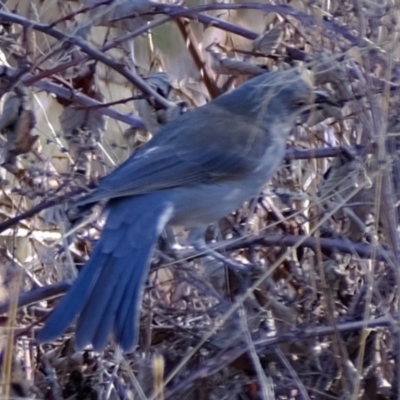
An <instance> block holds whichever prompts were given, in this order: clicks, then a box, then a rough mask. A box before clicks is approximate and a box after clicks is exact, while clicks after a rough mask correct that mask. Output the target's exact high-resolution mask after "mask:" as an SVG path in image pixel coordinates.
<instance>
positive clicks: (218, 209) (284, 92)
mask: <svg viewBox="0 0 400 400" xmlns="http://www.w3.org/2000/svg"><path fill="white" fill-rule="evenodd" d="M313 100H314V93H313V90H312V87H311V85H310V83H309V82H307V81H306V80H305V79H303V76H301V75H300V74H299V73H298V72H297V71H293V70H292V71H281V72H274V73H268V74H264V75H260V76H258V77H256V78H254V79H251V80H249V81H248V82H246V83H245V84H243V85H242V86H241V87H239V88H238V89H236V90H234V91H232V92H231V93H228V94H225V95H223V96H221V97H219V98H218V99H216V100H214V101H212V102H210V103H209V104H207V105H205V106H203V107H200V108H198V109H196V110H193V111H190V112H188V113H186V114H184V115H182V116H180V117H178V118H177V119H175V120H174V121H172V122H170V123H169V124H167V125H166V126H165V127H164V128H162V129H161V130H160V131H159V132H158V133H157V135H156V136H155V137H154V138H153V139H152V140H150V141H149V142H148V143H147V144H146V145H144V146H143V147H142V148H140V149H139V150H138V151H137V152H136V153H134V154H133V155H132V156H131V157H130V158H128V159H127V160H126V161H125V162H124V163H123V164H121V165H120V166H119V167H118V168H116V169H115V170H114V171H113V172H112V173H111V174H110V175H108V176H106V177H105V178H104V179H103V180H102V181H101V183H100V185H99V187H98V189H96V190H95V191H94V192H93V193H91V194H89V195H88V196H86V197H83V198H82V199H80V200H79V201H78V202H77V203H76V207H77V208H76V209H77V210H78V211H77V213H78V214H79V212H80V211H84V210H85V209H87V208H88V207H90V206H92V205H93V204H95V203H97V202H99V201H107V206H106V207H107V209H108V217H107V222H106V225H105V227H104V230H103V233H102V236H101V239H100V240H99V242H98V244H97V245H96V247H95V249H94V251H93V254H92V256H91V259H90V260H89V261H88V263H87V264H86V265H85V267H84V268H83V270H82V272H81V273H80V275H79V276H78V278H77V280H76V282H75V283H74V285H73V287H72V288H71V290H70V291H69V292H68V293H67V295H66V296H65V297H64V298H63V299H62V300H61V302H60V304H59V305H58V306H57V307H56V309H55V311H54V312H53V313H52V315H51V316H50V317H49V319H48V320H47V322H46V325H45V327H44V328H43V330H42V331H41V332H40V334H39V340H41V341H49V340H52V339H54V338H55V337H57V336H59V335H61V334H62V333H63V332H64V331H65V330H66V329H67V327H68V326H69V325H70V324H71V323H72V322H73V321H74V319H75V318H76V317H78V320H77V328H76V343H77V345H78V347H80V348H82V347H83V346H85V345H87V344H89V343H90V344H93V346H94V348H95V349H97V350H101V349H102V348H104V346H105V345H106V343H107V340H108V337H109V334H110V333H111V332H114V336H115V339H116V341H117V343H118V344H120V345H121V347H122V348H123V349H124V350H130V349H132V348H133V346H134V345H135V343H136V341H137V330H138V320H139V316H140V299H141V293H142V288H143V285H144V281H145V279H146V277H147V274H148V265H149V262H150V257H151V253H152V250H153V248H154V246H155V244H156V242H157V239H158V237H159V235H160V233H161V232H162V230H163V229H164V227H165V226H166V225H167V224H171V225H183V226H185V227H187V228H198V227H200V228H201V227H203V228H204V229H205V228H206V227H207V226H208V225H209V224H211V223H213V222H216V221H217V220H218V219H220V218H222V217H224V216H225V215H227V214H228V213H229V212H231V211H233V210H234V209H235V208H237V207H239V206H240V205H241V204H242V203H243V202H244V201H246V200H248V199H249V198H251V197H253V196H255V195H257V193H258V191H259V190H260V188H261V187H262V185H263V184H264V183H266V182H267V181H268V180H269V179H270V178H271V176H272V175H273V174H274V173H275V172H276V170H277V168H278V166H279V164H280V163H281V161H282V159H283V156H284V152H285V144H286V138H287V135H288V134H289V133H290V131H291V130H292V128H293V126H294V123H295V119H296V117H297V116H298V115H299V113H300V112H301V111H303V110H304V109H305V108H307V107H309V105H310V104H311V103H312V102H313Z"/></svg>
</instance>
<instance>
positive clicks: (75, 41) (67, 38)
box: [0, 11, 170, 109]
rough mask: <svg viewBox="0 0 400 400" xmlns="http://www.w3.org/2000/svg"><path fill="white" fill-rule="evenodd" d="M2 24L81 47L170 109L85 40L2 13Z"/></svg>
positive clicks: (48, 26) (129, 73)
mask: <svg viewBox="0 0 400 400" xmlns="http://www.w3.org/2000/svg"><path fill="white" fill-rule="evenodd" d="M0 22H12V23H15V24H18V25H21V26H24V27H31V28H32V29H34V30H36V31H38V32H42V33H45V34H47V35H50V36H52V37H54V38H56V39H58V40H60V41H64V42H68V43H70V44H72V45H75V46H77V47H79V48H80V49H81V50H82V51H83V52H84V53H86V54H87V55H89V56H91V57H92V58H93V59H95V60H97V61H100V62H102V63H103V64H105V65H107V66H108V67H110V68H112V69H114V70H115V71H117V72H118V73H120V74H121V75H122V76H123V77H125V78H126V79H127V80H128V81H129V82H130V83H132V84H133V85H134V86H136V87H137V88H138V89H140V90H141V91H142V92H143V93H145V94H146V95H147V96H149V97H150V98H152V99H154V101H155V102H156V103H157V104H158V105H159V106H160V107H162V108H165V109H166V108H168V107H169V106H170V104H169V102H168V101H167V100H166V99H165V98H164V97H162V96H160V95H159V94H158V93H157V92H156V91H155V90H154V89H153V88H152V87H150V86H149V85H148V84H147V83H146V82H145V81H144V80H143V79H142V78H141V77H140V76H139V75H136V74H134V73H132V72H130V71H129V70H128V69H127V67H126V66H125V65H122V64H120V63H119V62H117V61H115V60H114V59H113V58H111V57H107V56H106V55H105V54H103V53H102V52H101V51H99V50H96V49H94V48H93V47H92V46H90V45H89V44H88V43H86V42H85V41H84V40H82V39H80V38H79V37H76V36H71V35H68V34H66V33H64V32H61V31H60V30H58V29H55V28H51V27H50V25H47V24H40V23H38V22H35V21H33V20H29V19H27V18H23V17H21V16H19V15H17V14H13V13H8V12H5V11H0Z"/></svg>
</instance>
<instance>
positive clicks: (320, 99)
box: [314, 90, 343, 107]
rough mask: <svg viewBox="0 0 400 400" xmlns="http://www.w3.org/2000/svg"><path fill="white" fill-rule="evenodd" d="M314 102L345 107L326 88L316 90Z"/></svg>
mask: <svg viewBox="0 0 400 400" xmlns="http://www.w3.org/2000/svg"><path fill="white" fill-rule="evenodd" d="M314 103H315V104H328V105H330V106H334V107H343V104H340V103H339V102H338V101H337V100H336V99H334V98H333V97H332V96H331V95H330V94H329V93H328V92H325V91H324V90H314Z"/></svg>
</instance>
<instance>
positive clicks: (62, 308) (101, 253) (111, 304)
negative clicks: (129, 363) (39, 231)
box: [38, 193, 172, 351]
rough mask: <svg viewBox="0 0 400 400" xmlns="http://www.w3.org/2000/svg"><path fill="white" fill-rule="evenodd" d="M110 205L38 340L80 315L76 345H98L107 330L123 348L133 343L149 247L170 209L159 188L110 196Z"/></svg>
mask: <svg viewBox="0 0 400 400" xmlns="http://www.w3.org/2000/svg"><path fill="white" fill-rule="evenodd" d="M108 208H109V214H108V217H107V222H106V225H105V227H104V230H103V233H102V236H101V238H100V240H99V242H98V244H97V245H96V247H95V249H94V251H93V253H92V256H91V258H90V260H89V261H88V262H87V264H86V265H85V266H84V267H83V269H82V271H81V272H80V274H79V276H78V278H77V279H76V281H75V282H74V284H73V286H72V288H71V289H70V290H69V292H68V293H67V294H66V295H65V296H64V298H63V299H62V300H61V301H60V303H59V304H58V306H57V307H56V308H55V310H54V311H53V313H52V314H51V315H50V317H49V318H48V320H47V321H46V324H45V326H44V328H43V329H42V330H41V332H40V333H39V336H38V339H39V341H41V342H48V341H50V340H53V339H55V338H56V337H58V336H60V335H61V334H62V333H63V332H64V331H65V330H66V329H67V328H68V327H69V326H70V325H71V323H72V322H73V321H74V320H75V318H76V317H77V316H78V320H77V326H76V346H77V347H78V348H83V347H84V346H86V345H87V344H92V345H93V348H94V349H95V350H98V351H100V350H102V349H103V348H104V347H105V345H106V344H107V340H108V338H109V335H110V333H111V332H114V335H115V340H116V342H117V343H118V344H119V345H120V346H121V347H122V348H123V349H124V350H125V351H127V350H130V349H132V348H133V346H134V345H135V344H136V341H137V333H138V325H139V324H138V320H139V316H140V304H141V293H142V289H143V286H144V283H145V280H146V278H147V275H148V268H149V261H150V257H151V253H152V250H153V248H154V246H155V244H156V242H157V239H158V237H159V235H160V233H161V231H162V230H163V229H164V226H165V224H166V223H167V222H168V220H169V217H170V214H171V211H172V209H171V206H170V203H168V202H167V201H166V200H165V196H164V198H160V196H159V193H158V194H154V195H146V196H141V197H133V198H123V199H118V200H114V201H112V202H111V203H110V204H109V207H108Z"/></svg>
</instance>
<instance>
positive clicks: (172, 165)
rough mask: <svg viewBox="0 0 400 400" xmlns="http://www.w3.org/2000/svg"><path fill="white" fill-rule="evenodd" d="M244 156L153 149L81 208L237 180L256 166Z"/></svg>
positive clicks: (110, 178)
mask: <svg viewBox="0 0 400 400" xmlns="http://www.w3.org/2000/svg"><path fill="white" fill-rule="evenodd" d="M244 161H245V160H244V157H243V154H242V153H238V152H235V151H230V150H229V149H226V148H225V149H224V151H223V152H221V151H220V150H217V149H215V148H213V147H210V148H208V149H206V151H202V152H201V154H200V155H199V153H198V151H196V150H195V149H185V150H182V149H179V150H177V149H176V148H175V147H172V146H168V145H167V146H161V147H149V148H147V150H146V151H144V152H140V154H138V156H134V157H130V158H129V159H128V160H126V161H125V162H124V163H123V164H121V165H120V166H119V167H118V168H116V169H115V170H114V171H113V172H112V173H111V174H110V175H108V176H106V177H105V178H103V179H102V181H101V182H100V185H99V187H98V188H97V189H96V190H95V191H94V192H92V193H91V194H89V195H88V196H86V197H83V198H82V199H80V200H78V201H77V203H76V205H77V206H81V205H84V204H88V203H94V202H98V201H102V200H109V199H112V198H116V197H124V196H135V195H141V194H146V193H151V192H155V191H158V190H163V189H169V188H174V187H180V186H190V185H194V184H202V183H208V182H216V181H218V180H220V179H223V178H225V179H231V178H232V179H234V177H235V175H237V174H243V173H246V170H247V169H249V170H250V169H251V168H252V165H249V164H252V163H249V162H248V160H247V161H246V162H244Z"/></svg>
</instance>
